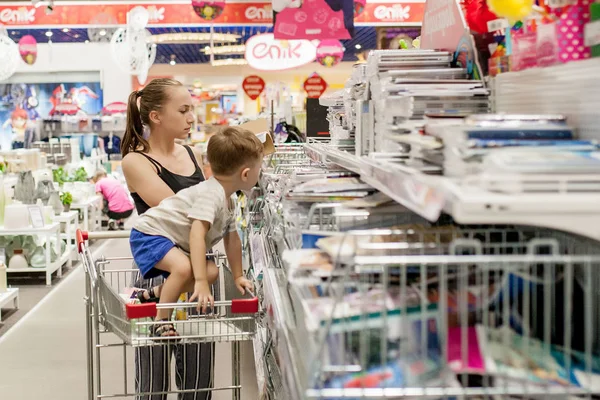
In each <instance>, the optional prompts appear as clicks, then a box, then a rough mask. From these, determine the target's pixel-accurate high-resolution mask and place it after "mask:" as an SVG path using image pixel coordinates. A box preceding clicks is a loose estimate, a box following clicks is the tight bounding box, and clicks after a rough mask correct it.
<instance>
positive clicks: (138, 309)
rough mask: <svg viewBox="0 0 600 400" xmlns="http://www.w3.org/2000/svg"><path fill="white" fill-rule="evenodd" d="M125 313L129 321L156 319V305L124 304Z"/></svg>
mask: <svg viewBox="0 0 600 400" xmlns="http://www.w3.org/2000/svg"><path fill="white" fill-rule="evenodd" d="M125 313H126V314H127V318H129V319H138V318H154V317H156V303H144V304H125Z"/></svg>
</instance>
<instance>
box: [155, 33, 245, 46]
mask: <svg viewBox="0 0 600 400" xmlns="http://www.w3.org/2000/svg"><path fill="white" fill-rule="evenodd" d="M211 38H212V41H213V42H217V43H231V42H237V41H238V40H239V39H240V38H241V35H234V34H232V33H213V34H212V35H211V34H210V33H194V32H187V33H163V34H160V35H152V41H153V42H154V43H190V44H193V43H210V41H211Z"/></svg>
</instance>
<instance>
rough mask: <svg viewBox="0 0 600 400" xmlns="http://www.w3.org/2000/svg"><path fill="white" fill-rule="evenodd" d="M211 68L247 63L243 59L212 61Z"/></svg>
mask: <svg viewBox="0 0 600 400" xmlns="http://www.w3.org/2000/svg"><path fill="white" fill-rule="evenodd" d="M211 65H212V66H213V67H223V66H231V65H248V61H246V59H245V58H228V59H226V60H214V61H213V62H211Z"/></svg>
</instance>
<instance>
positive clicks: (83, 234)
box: [75, 229, 89, 254]
mask: <svg viewBox="0 0 600 400" xmlns="http://www.w3.org/2000/svg"><path fill="white" fill-rule="evenodd" d="M88 237H89V235H88V233H87V231H82V230H81V229H77V231H76V232H75V240H76V241H77V250H78V251H79V253H80V254H81V253H83V244H84V243H85V242H86V241H87V240H88Z"/></svg>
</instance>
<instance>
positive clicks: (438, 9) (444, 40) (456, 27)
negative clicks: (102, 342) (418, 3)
mask: <svg viewBox="0 0 600 400" xmlns="http://www.w3.org/2000/svg"><path fill="white" fill-rule="evenodd" d="M465 32H467V33H468V28H467V23H466V21H465V18H464V15H463V12H462V8H461V6H460V4H459V0H428V1H427V3H425V16H424V18H423V28H422V29H421V48H422V49H437V50H448V51H455V50H456V47H457V45H458V43H459V42H460V40H461V38H462V36H463V35H464V34H465Z"/></svg>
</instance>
